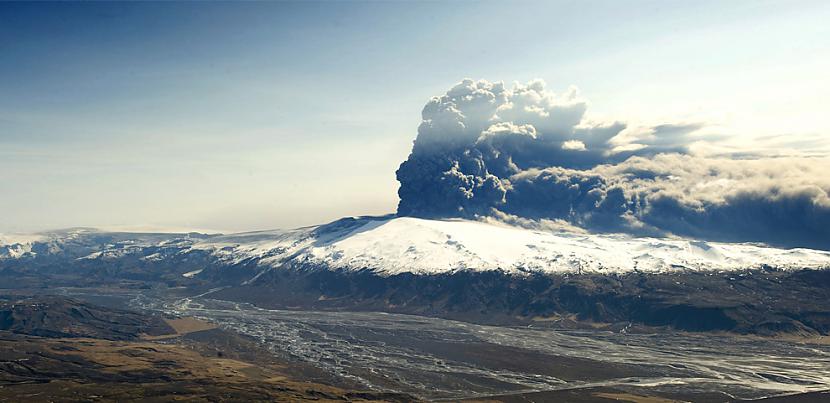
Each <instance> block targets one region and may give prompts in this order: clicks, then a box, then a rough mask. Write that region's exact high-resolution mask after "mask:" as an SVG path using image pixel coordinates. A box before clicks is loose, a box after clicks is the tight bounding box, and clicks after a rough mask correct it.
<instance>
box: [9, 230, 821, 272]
mask: <svg viewBox="0 0 830 403" xmlns="http://www.w3.org/2000/svg"><path fill="white" fill-rule="evenodd" d="M196 252H199V253H207V254H209V255H210V256H212V258H214V259H215V260H216V261H217V262H220V263H221V264H224V265H235V264H240V263H242V262H255V265H256V266H257V267H258V268H260V269H261V270H259V271H258V273H257V274H256V275H261V274H263V273H265V272H267V271H270V270H274V269H279V268H283V267H293V268H297V267H305V268H307V267H315V268H325V269H330V270H344V271H365V270H368V271H371V272H373V273H376V274H379V275H396V274H400V273H413V274H422V275H430V274H441V273H453V272H457V271H462V270H471V271H492V270H496V271H502V272H506V273H510V274H517V275H520V274H522V273H550V274H561V273H576V274H579V273H629V272H640V273H665V272H673V271H684V270H690V271H726V270H744V269H754V268H762V267H771V268H776V269H784V270H787V269H805V268H812V269H822V268H828V267H830V252H828V251H822V250H813V249H803V248H795V249H781V248H775V247H770V246H766V245H762V244H749V243H723V242H707V241H703V240H696V239H686V238H650V237H634V236H631V235H628V234H596V233H584V232H579V231H570V230H566V229H560V230H541V229H526V228H521V227H516V226H511V225H508V224H503V223H500V222H492V221H488V222H483V221H475V220H465V219H446V220H438V219H423V218H415V217H397V216H381V217H348V218H343V219H340V220H337V221H334V222H332V223H329V224H325V225H320V226H312V227H304V228H298V229H292V230H270V231H258V232H246V233H238V234H228V235H224V234H213V235H209V234H197V233H169V234H166V233H123V232H107V231H99V230H93V229H74V230H66V231H53V232H48V233H40V234H32V235H14V236H12V235H0V261H2V260H4V259H5V260H8V259H15V260H20V259H26V258H38V257H44V256H50V255H61V256H68V257H71V258H73V259H85V260H95V259H99V260H107V259H119V258H123V257H125V256H135V257H138V258H140V259H142V260H144V261H154V260H160V259H164V257H165V256H170V255H179V256H181V255H186V254H188V253H196ZM198 276H199V273H197V272H195V271H193V272H188V273H187V277H198Z"/></svg>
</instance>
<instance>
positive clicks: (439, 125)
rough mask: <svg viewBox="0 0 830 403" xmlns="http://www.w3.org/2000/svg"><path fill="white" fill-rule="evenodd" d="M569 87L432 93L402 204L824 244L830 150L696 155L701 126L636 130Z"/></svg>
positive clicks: (468, 86)
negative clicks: (813, 154)
mask: <svg viewBox="0 0 830 403" xmlns="http://www.w3.org/2000/svg"><path fill="white" fill-rule="evenodd" d="M586 109H587V102H586V101H585V100H583V99H582V98H580V96H579V94H578V92H577V91H576V90H575V89H570V90H568V91H567V92H566V93H565V94H562V95H559V96H557V95H555V94H553V93H552V92H550V91H548V90H546V88H545V83H544V82H542V81H540V80H537V81H531V82H529V83H527V84H526V85H519V84H517V85H515V86H514V87H513V88H512V89H508V88H505V86H504V85H503V84H502V83H490V82H487V81H473V80H464V81H462V82H461V83H459V84H457V85H456V86H454V87H453V88H451V89H450V90H449V91H448V92H447V93H446V94H445V95H443V96H441V97H435V98H433V99H431V100H430V101H429V102H428V103H427V105H426V106H425V107H424V110H423V112H422V115H423V121H422V123H421V125H420V127H419V128H418V136H417V138H416V139H415V142H414V146H413V148H412V153H411V154H410V156H409V158H408V159H407V160H406V161H404V162H403V163H402V164H401V166H400V169H398V171H397V177H398V181H400V185H401V186H400V190H399V191H398V194H399V196H400V204H399V205H398V214H399V215H410V216H421V217H433V218H434V217H459V216H460V217H486V216H494V217H502V218H504V217H513V218H522V219H532V220H564V221H567V222H569V223H570V224H573V225H576V226H580V227H583V228H586V229H589V230H598V231H624V232H630V233H635V234H651V235H665V234H678V235H686V236H693V237H699V238H703V239H711V240H724V241H758V242H767V243H771V244H776V245H782V246H804V247H812V248H820V249H830V196H829V195H828V193H830V161H828V159H826V158H825V159H822V158H795V157H790V158H771V157H767V158H764V157H761V156H753V157H749V158H744V159H740V160H737V159H732V158H717V157H704V156H701V155H693V154H692V153H690V152H689V146H690V145H691V144H692V143H693V142H694V141H697V140H701V139H702V137H701V136H699V135H697V134H696V132H697V131H698V130H699V129H700V128H701V127H700V125H694V124H692V125H670V124H667V125H660V126H656V127H652V128H650V129H649V130H647V131H646V133H645V135H641V136H633V137H632V136H631V135H629V134H627V133H625V132H624V131H625V129H626V126H625V124H622V123H611V124H596V123H591V122H588V121H586V119H585V118H584V115H585V112H586Z"/></svg>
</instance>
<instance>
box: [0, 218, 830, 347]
mask: <svg viewBox="0 0 830 403" xmlns="http://www.w3.org/2000/svg"><path fill="white" fill-rule="evenodd" d="M827 268H830V252H827V251H820V250H810V249H789V250H787V249H778V248H772V247H767V246H764V245H757V244H729V243H715V242H705V241H701V240H693V239H681V238H671V239H669V238H637V237H633V236H630V235H623V234H589V233H582V232H578V231H568V230H541V229H524V228H518V227H513V226H508V225H506V224H501V223H495V222H479V221H470V220H460V219H454V220H429V219H421V218H413V217H395V216H383V217H352V218H344V219H340V220H337V221H334V222H332V223H329V224H325V225H321V226H314V227H305V228H299V229H294V230H274V231H261V232H250V233H240V234H231V235H210V234H200V233H178V234H165V233H124V232H106V231H98V230H94V229H88V228H81V229H71V230H64V231H54V232H48V233H40V234H33V235H0V279H1V278H6V279H16V284H39V285H40V286H54V285H55V284H63V285H72V286H83V285H86V284H105V283H113V282H117V281H127V280H129V281H134V282H136V281H137V282H145V283H147V284H163V285H164V286H167V287H186V288H192V289H193V290H194V291H196V290H208V289H217V290H216V291H214V294H213V295H214V296H215V297H216V298H224V299H231V300H238V301H245V302H253V303H256V304H258V305H262V306H274V307H289V308H313V309H352V310H379V311H391V312H404V313H418V314H426V315H436V316H445V317H453V318H459V319H466V320H472V321H479V322H492V323H534V324H536V325H558V326H580V325H585V324H586V323H589V322H590V323H592V324H591V326H596V325H598V324H599V325H603V326H611V327H614V326H623V325H627V324H629V323H639V324H643V325H648V326H671V327H675V328H680V329H687V330H729V331H738V332H752V333H782V332H785V333H792V332H796V333H805V334H816V333H818V334H827V333H828V332H830V302H828V301H830V287H828V285H830V271H828V270H824V269H827ZM39 280H42V281H39ZM7 283H8V282H7ZM9 284H11V283H9Z"/></svg>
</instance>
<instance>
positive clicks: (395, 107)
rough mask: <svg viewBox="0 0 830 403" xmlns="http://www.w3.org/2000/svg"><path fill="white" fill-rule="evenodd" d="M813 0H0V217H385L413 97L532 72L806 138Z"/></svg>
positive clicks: (262, 224)
mask: <svg viewBox="0 0 830 403" xmlns="http://www.w3.org/2000/svg"><path fill="white" fill-rule="evenodd" d="M827 21H830V3H828V2H825V1H816V2H799V1H779V2H766V1H749V2H742V1H729V2H707V1H695V2H689V1H655V2H638V1H631V2H618V1H609V2H544V3H536V2H451V3H437V2H434V3H346V2H342V3H242V4H232V3H68V4H67V3H60V4H43V3H2V4H0V172H2V173H3V176H4V179H5V183H4V186H3V189H4V190H3V193H2V197H0V211H3V215H2V218H0V232H16V231H34V230H42V229H49V228H60V227H69V226H105V227H106V226H141V225H144V226H160V227H190V228H208V229H219V230H249V229H251V230H252V229H264V228H273V227H292V226H298V225H307V224H315V223H320V222H324V221H327V220H330V219H335V218H338V217H341V216H344V215H358V214H380V213H386V212H392V211H394V209H395V205H396V203H397V195H396V190H397V186H398V185H397V182H396V180H395V169H396V168H397V166H398V164H400V162H401V161H403V160H404V159H406V156H407V154H408V153H409V150H410V148H411V144H412V140H413V139H414V136H415V133H416V129H417V126H418V123H419V122H420V111H421V108H422V107H423V105H424V103H425V102H426V101H427V100H428V99H429V98H430V97H431V96H434V95H439V94H442V93H443V92H445V91H446V90H447V89H448V88H449V87H451V86H452V85H453V84H454V83H456V82H458V81H460V80H461V79H462V78H465V77H471V78H475V79H480V78H481V79H488V80H491V81H499V80H504V81H506V82H512V81H528V80H530V79H533V78H542V79H544V80H546V81H547V82H548V84H549V87H551V88H552V89H554V90H558V91H560V92H561V91H564V90H565V89H566V88H567V87H568V86H570V85H576V86H578V87H579V88H580V90H581V93H582V94H583V96H584V97H585V98H587V99H589V100H590V101H591V105H590V109H589V116H590V117H591V118H594V119H598V120H621V121H625V122H628V123H629V124H632V125H637V124H642V125H650V124H659V123H664V122H702V123H705V124H706V125H708V127H710V129H709V130H711V131H714V132H717V133H718V134H721V135H727V136H730V138H732V139H733V140H734V143H735V144H745V145H746V146H747V147H752V146H753V145H755V144H757V139H769V138H771V137H772V136H785V137H786V139H787V142H788V143H792V144H797V143H800V144H802V145H803V147H804V148H808V149H810V150H807V151H816V150H818V152H825V150H826V148H823V147H826V142H824V140H826V138H827V136H828V131H830V123H828V119H827V118H826V114H827V110H828V106H830V95H828V94H830V80H828V79H827V77H826V76H827V73H826V72H827V71H830V28H828V25H830V24H827Z"/></svg>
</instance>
